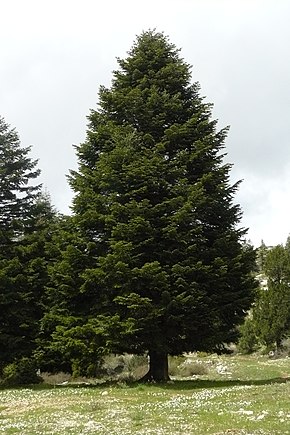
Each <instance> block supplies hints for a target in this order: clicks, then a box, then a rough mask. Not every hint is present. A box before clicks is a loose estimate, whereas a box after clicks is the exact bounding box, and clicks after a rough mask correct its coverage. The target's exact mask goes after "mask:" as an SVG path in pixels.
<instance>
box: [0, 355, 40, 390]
mask: <svg viewBox="0 0 290 435" xmlns="http://www.w3.org/2000/svg"><path fill="white" fill-rule="evenodd" d="M41 382H43V380H42V378H41V377H40V376H39V375H38V374H37V366H36V363H35V361H34V360H33V359H29V358H24V357H23V358H21V359H20V360H18V361H16V362H13V363H11V364H8V365H7V366H5V367H4V369H3V376H2V384H3V385H7V386H12V385H13V386H14V385H29V384H39V383H41Z"/></svg>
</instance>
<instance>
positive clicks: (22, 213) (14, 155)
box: [0, 117, 41, 232]
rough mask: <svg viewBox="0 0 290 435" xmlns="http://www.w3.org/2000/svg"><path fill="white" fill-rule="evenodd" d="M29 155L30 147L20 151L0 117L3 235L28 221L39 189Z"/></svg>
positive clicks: (12, 132)
mask: <svg viewBox="0 0 290 435" xmlns="http://www.w3.org/2000/svg"><path fill="white" fill-rule="evenodd" d="M29 152H30V147H27V148H22V147H21V146H20V140H19V137H18V134H17V132H16V131H15V129H11V128H10V126H9V125H8V124H7V123H6V122H5V121H4V119H3V118H1V117H0V230H4V231H6V232H7V231H8V230H9V229H11V227H13V228H14V229H16V228H17V229H18V230H19V229H20V227H21V226H22V224H23V223H24V222H25V220H26V219H28V218H30V211H31V206H32V204H33V202H34V200H35V198H36V196H37V195H38V192H39V190H40V187H41V186H40V185H34V184H33V183H32V180H34V179H35V178H37V177H38V175H39V174H40V170H39V169H36V165H37V161H36V160H32V159H31V158H30V157H29ZM20 222H22V223H21V224H20Z"/></svg>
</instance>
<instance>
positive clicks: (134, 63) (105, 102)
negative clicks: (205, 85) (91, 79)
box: [90, 31, 209, 141]
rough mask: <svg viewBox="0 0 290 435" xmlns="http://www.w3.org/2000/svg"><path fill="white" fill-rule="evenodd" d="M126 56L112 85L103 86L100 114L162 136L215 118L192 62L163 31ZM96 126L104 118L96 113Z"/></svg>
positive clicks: (140, 40) (145, 38)
mask: <svg viewBox="0 0 290 435" xmlns="http://www.w3.org/2000/svg"><path fill="white" fill-rule="evenodd" d="M128 54H129V56H128V57H127V58H126V59H118V63H119V66H120V69H119V70H116V71H114V72H113V80H112V86H111V88H109V89H107V88H105V87H101V88H100V94H99V104H100V107H101V110H100V113H101V114H102V115H106V117H107V119H110V120H112V121H114V122H116V123H118V124H122V125H124V123H126V124H130V125H131V126H133V127H134V128H135V129H136V130H137V131H139V132H143V133H147V134H150V135H151V136H152V138H153V140H155V141H156V140H157V141H158V140H160V139H161V138H162V137H163V135H164V130H165V129H166V128H168V127H169V126H172V125H173V124H181V123H184V122H185V121H186V120H188V119H189V118H190V117H192V116H193V115H194V114H196V115H198V113H200V111H201V110H202V112H203V116H204V115H206V117H208V116H209V112H208V110H207V108H209V105H208V104H202V98H200V97H199V95H198V91H199V85H198V83H194V84H191V72H190V66H189V65H188V64H187V63H185V62H184V60H183V59H182V58H181V57H180V56H179V50H178V49H177V48H176V47H175V46H174V45H173V44H171V43H170V42H169V41H168V38H167V37H166V36H164V35H163V33H158V32H155V31H148V32H143V33H142V34H141V35H140V36H138V37H137V39H136V42H135V43H134V45H133V47H132V49H131V50H130V51H129V53H128ZM92 114H93V116H92V117H91V118H90V121H91V122H92V125H96V123H98V122H100V118H99V117H98V116H97V115H96V112H92Z"/></svg>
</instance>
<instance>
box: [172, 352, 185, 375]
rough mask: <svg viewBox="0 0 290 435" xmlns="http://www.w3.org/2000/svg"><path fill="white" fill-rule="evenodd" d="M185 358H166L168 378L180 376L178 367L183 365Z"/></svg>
mask: <svg viewBox="0 0 290 435" xmlns="http://www.w3.org/2000/svg"><path fill="white" fill-rule="evenodd" d="M185 360H186V358H185V356H169V357H168V373H169V376H180V367H181V366H182V364H184V362H185Z"/></svg>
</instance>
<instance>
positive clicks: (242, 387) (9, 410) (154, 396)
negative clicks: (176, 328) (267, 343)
mask: <svg viewBox="0 0 290 435" xmlns="http://www.w3.org/2000/svg"><path fill="white" fill-rule="evenodd" d="M187 363H188V364H189V365H190V364H194V365H195V366H200V367H203V370H201V371H200V372H201V373H204V374H200V375H193V376H190V377H183V378H173V380H172V381H171V382H169V383H166V384H162V385H158V384H149V385H143V384H138V383H136V382H134V383H126V382H124V381H119V382H117V383H114V384H113V383H102V384H98V383H94V381H92V382H91V383H90V384H82V383H62V384H61V385H57V384H50V385H48V384H41V385H37V386H33V387H27V388H5V389H4V388H2V389H1V390H0V434H5V435H6V434H7V435H8V434H21V435H28V434H29V435H30V434H31V435H32V434H35V435H36V434H37V435H41V434H75V435H79V434H100V435H102V434H112V435H113V434H116V435H117V434H118V435H120V434H122V435H126V434H128V435H129V434H140V435H141V434H144V435H145V434H146V435H147V434H152V435H163V434H180V435H181V434H182V435H184V434H196V435H199V434H200V435H203V434H216V435H217V434H269V435H273V434H290V359H289V358H288V357H286V358H280V359H270V358H269V357H267V356H260V357H254V356H217V355H207V356H199V355H191V356H190V358H188V361H187Z"/></svg>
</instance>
